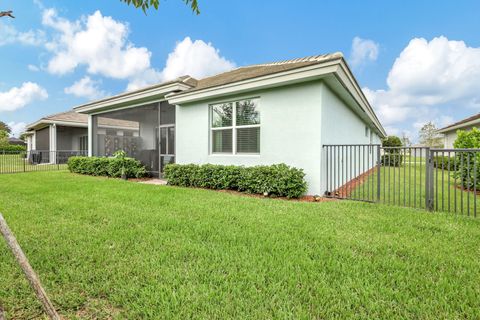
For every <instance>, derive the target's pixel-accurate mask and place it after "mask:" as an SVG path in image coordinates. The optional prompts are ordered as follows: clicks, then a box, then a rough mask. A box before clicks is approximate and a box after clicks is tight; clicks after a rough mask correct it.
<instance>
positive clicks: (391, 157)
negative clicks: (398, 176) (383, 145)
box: [381, 150, 403, 167]
mask: <svg viewBox="0 0 480 320" xmlns="http://www.w3.org/2000/svg"><path fill="white" fill-rule="evenodd" d="M385 153H386V154H384V155H382V157H381V162H382V166H388V167H400V166H401V165H402V164H403V155H402V154H400V151H399V150H395V151H391V152H385Z"/></svg>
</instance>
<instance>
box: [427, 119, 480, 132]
mask: <svg viewBox="0 0 480 320" xmlns="http://www.w3.org/2000/svg"><path fill="white" fill-rule="evenodd" d="M476 124H480V118H479V119H474V120H471V121H468V122H464V123H459V124H453V125H450V126H448V127H445V128H441V129H438V131H437V132H438V133H446V132H450V131H455V130H459V129H462V128H465V127H469V126H472V125H476Z"/></svg>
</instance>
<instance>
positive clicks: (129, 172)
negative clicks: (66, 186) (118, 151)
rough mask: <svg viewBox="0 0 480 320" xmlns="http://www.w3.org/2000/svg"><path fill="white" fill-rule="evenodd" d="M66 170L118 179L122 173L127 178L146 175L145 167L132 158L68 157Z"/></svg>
mask: <svg viewBox="0 0 480 320" xmlns="http://www.w3.org/2000/svg"><path fill="white" fill-rule="evenodd" d="M67 165H68V170H70V172H73V173H79V174H86V175H91V176H105V177H112V178H119V177H121V176H122V171H124V172H125V175H126V177H127V178H142V177H145V176H146V175H147V171H146V169H145V167H144V166H143V165H142V164H141V163H140V161H138V160H135V159H133V158H106V157H70V158H69V159H68V163H67Z"/></svg>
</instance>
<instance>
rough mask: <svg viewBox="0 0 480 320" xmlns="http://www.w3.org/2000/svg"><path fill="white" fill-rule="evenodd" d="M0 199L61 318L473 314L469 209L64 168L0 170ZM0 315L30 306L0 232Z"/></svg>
mask: <svg viewBox="0 0 480 320" xmlns="http://www.w3.org/2000/svg"><path fill="white" fill-rule="evenodd" d="M0 211H1V212H2V213H3V214H4V216H5V217H6V219H7V221H8V222H9V224H10V227H11V228H12V230H13V231H14V232H15V234H16V235H17V237H18V240H19V242H20V244H21V245H22V246H23V248H24V250H25V252H26V254H27V255H28V257H29V259H30V262H31V264H32V265H33V267H34V268H35V269H36V271H37V272H38V274H39V276H40V278H41V279H42V281H43V284H44V286H45V287H46V289H47V291H48V293H49V294H50V296H51V298H52V300H53V302H54V304H55V305H56V306H57V308H58V310H59V311H60V313H61V314H62V315H63V316H65V317H66V318H69V319H70V318H88V319H93V318H98V319H105V318H117V319H145V318H150V319H161V318H164V319H187V318H203V319H225V318H241V319H246V318H256V319H272V318H276V319H278V318H281V319H285V318H291V319H297V318H300V319H307V318H316V319H329V318H338V319H345V318H359V319H362V318H363V319H371V318H380V319H390V318H405V319H411V318H417V319H418V318H423V319H439V318H444V319H446V318H448V319H454V318H457V319H458V318H470V319H474V318H479V317H480V299H479V298H478V297H479V296H480V281H478V279H480V250H479V249H478V239H479V238H480V222H479V221H478V220H476V219H470V218H464V217H456V216H454V215H446V214H440V213H435V214H433V213H427V212H424V211H418V210H413V209H405V208H399V207H392V206H384V205H377V204H368V203H358V202H353V201H337V202H325V203H301V202H294V201H283V200H274V199H262V198H251V197H243V196H237V195H231V194H227V193H222V192H215V191H207V190H196V189H182V188H174V187H168V186H152V185H142V184H138V183H134V182H125V181H121V180H113V179H104V178H95V177H84V176H77V175H72V174H70V173H68V172H48V173H47V172H38V173H26V174H16V175H0ZM0 283H1V285H0V304H2V305H3V307H4V308H5V309H6V310H7V316H8V318H9V319H31V318H37V317H41V309H40V307H39V305H38V303H37V302H36V301H35V300H34V296H33V293H32V291H31V290H30V288H29V287H28V285H27V283H26V281H25V280H24V279H23V276H22V274H21V272H20V271H19V269H18V267H17V266H16V265H15V263H14V260H13V257H12V255H11V254H10V252H9V251H7V249H6V246H5V245H4V244H3V242H2V244H0Z"/></svg>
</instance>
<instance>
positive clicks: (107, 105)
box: [73, 82, 191, 114]
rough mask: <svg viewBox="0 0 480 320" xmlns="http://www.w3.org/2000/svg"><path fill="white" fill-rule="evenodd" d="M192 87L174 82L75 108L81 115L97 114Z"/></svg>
mask: <svg viewBox="0 0 480 320" xmlns="http://www.w3.org/2000/svg"><path fill="white" fill-rule="evenodd" d="M190 88H191V86H190V85H188V84H185V83H183V82H174V83H169V84H163V85H162V84H160V85H156V86H150V87H147V88H144V89H141V90H136V91H132V92H127V93H123V94H120V95H116V96H112V97H109V98H106V99H101V100H97V101H93V102H89V103H86V104H83V105H80V106H77V107H75V108H73V109H74V110H75V111H76V112H79V113H87V114H90V113H95V112H98V111H104V110H109V109H115V108H117V107H123V106H125V105H128V104H132V103H136V102H148V101H149V100H155V99H159V98H162V97H164V96H165V95H166V94H167V93H170V92H176V91H184V90H187V89H190Z"/></svg>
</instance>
